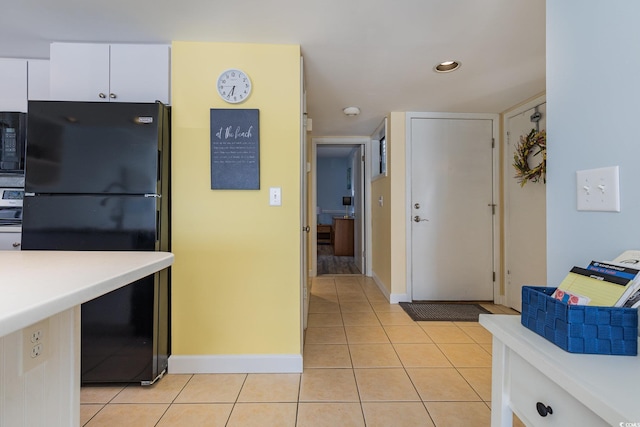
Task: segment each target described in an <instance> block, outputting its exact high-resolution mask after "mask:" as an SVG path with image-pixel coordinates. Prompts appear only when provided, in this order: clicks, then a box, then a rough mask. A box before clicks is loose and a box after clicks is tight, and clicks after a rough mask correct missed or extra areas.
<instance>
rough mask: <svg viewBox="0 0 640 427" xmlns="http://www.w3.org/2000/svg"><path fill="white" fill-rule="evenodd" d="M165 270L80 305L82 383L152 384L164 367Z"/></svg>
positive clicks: (166, 328) (166, 325)
mask: <svg viewBox="0 0 640 427" xmlns="http://www.w3.org/2000/svg"><path fill="white" fill-rule="evenodd" d="M168 298H169V292H168V284H167V273H166V271H165V272H163V273H156V274H153V275H151V276H147V277H145V278H143V279H140V280H138V281H136V282H134V283H132V284H130V285H128V286H126V287H124V288H120V289H117V290H115V291H113V292H110V293H108V294H106V295H103V296H101V297H99V298H97V299H94V300H92V301H89V302H86V303H84V304H82V308H81V313H82V327H81V333H82V339H81V346H82V351H81V354H82V357H81V370H82V376H81V380H82V383H85V384H86V383H124V382H135V383H141V384H143V385H146V384H150V383H152V382H154V381H155V380H156V379H157V378H158V377H159V376H160V375H162V374H163V372H164V371H166V369H167V365H168V355H169V348H168V336H169V313H168V303H167V301H168Z"/></svg>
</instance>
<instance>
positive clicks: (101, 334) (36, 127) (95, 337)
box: [22, 101, 170, 385]
mask: <svg viewBox="0 0 640 427" xmlns="http://www.w3.org/2000/svg"><path fill="white" fill-rule="evenodd" d="M169 116H170V109H169V107H167V106H165V105H163V104H161V103H159V102H156V103H115V102H105V103H102V102H68V101H30V102H29V106H28V120H27V150H26V162H25V197H24V202H23V204H24V206H23V220H22V249H23V250H79V251H111V250H114V251H115V250H117V251H169V250H170V242H169V236H170V230H169V225H170V219H169V212H170V211H169V204H170V192H169V184H170V176H169V175H170V170H169V167H170V159H169V157H170V156H169V154H170V144H169V140H170V117H169ZM169 287H170V283H169V271H168V269H165V270H163V271H161V272H159V273H156V274H153V275H150V276H148V277H145V278H143V279H141V280H138V281H136V282H134V283H132V284H130V285H128V286H126V287H124V288H121V289H118V290H116V291H113V292H111V293H109V294H106V295H104V296H102V297H99V298H96V299H95V300H92V301H89V302H87V303H84V304H82V307H81V318H82V320H81V378H82V383H84V384H86V383H121V382H140V383H141V384H143V385H148V384H152V383H153V382H154V381H156V380H157V379H158V378H160V377H161V376H162V375H163V374H164V372H166V369H167V363H168V356H169V351H170V341H169V310H170V301H169V295H170V289H169Z"/></svg>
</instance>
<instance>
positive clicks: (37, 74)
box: [27, 59, 50, 101]
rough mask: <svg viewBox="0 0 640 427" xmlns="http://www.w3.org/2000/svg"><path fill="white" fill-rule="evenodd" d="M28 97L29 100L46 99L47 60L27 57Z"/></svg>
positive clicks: (47, 85)
mask: <svg viewBox="0 0 640 427" xmlns="http://www.w3.org/2000/svg"><path fill="white" fill-rule="evenodd" d="M27 62H28V80H27V82H28V86H27V90H28V93H27V95H28V98H29V100H37V101H42V100H48V99H50V96H49V60H48V59H29V60H28V61H27Z"/></svg>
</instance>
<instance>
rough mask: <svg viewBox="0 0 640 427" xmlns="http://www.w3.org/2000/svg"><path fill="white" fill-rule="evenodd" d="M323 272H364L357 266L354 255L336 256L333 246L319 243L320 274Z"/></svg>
mask: <svg viewBox="0 0 640 427" xmlns="http://www.w3.org/2000/svg"><path fill="white" fill-rule="evenodd" d="M323 274H362V272H361V271H360V270H359V269H358V267H356V263H355V259H354V257H352V256H335V255H334V254H333V246H332V245H326V244H319V245H318V275H319V276H320V275H323Z"/></svg>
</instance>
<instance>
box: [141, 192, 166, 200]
mask: <svg viewBox="0 0 640 427" xmlns="http://www.w3.org/2000/svg"><path fill="white" fill-rule="evenodd" d="M144 197H155V198H157V199H159V198H161V197H162V195H161V194H155V193H154V194H145V195H144Z"/></svg>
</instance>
